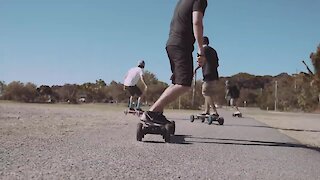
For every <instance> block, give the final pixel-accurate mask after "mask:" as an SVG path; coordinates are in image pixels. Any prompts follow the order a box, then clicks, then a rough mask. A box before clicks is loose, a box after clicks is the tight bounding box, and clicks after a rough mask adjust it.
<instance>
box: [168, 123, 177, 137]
mask: <svg viewBox="0 0 320 180" xmlns="http://www.w3.org/2000/svg"><path fill="white" fill-rule="evenodd" d="M175 131H176V123H175V122H174V121H171V123H170V124H169V133H170V134H171V135H174V133H175Z"/></svg>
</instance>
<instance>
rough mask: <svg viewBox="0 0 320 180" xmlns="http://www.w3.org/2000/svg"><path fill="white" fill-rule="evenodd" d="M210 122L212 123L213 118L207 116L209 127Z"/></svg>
mask: <svg viewBox="0 0 320 180" xmlns="http://www.w3.org/2000/svg"><path fill="white" fill-rule="evenodd" d="M212 121H213V117H212V116H209V117H208V124H209V125H210V124H212Z"/></svg>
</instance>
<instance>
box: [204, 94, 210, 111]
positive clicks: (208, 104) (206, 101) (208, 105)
mask: <svg viewBox="0 0 320 180" xmlns="http://www.w3.org/2000/svg"><path fill="white" fill-rule="evenodd" d="M203 97H204V113H205V114H210V103H209V101H208V98H207V97H208V96H203Z"/></svg>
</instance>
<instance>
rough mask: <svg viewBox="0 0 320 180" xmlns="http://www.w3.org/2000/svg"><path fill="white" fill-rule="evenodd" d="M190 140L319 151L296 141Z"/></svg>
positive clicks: (192, 138)
mask: <svg viewBox="0 0 320 180" xmlns="http://www.w3.org/2000/svg"><path fill="white" fill-rule="evenodd" d="M188 138H190V139H191V140H190V141H186V143H204V144H223V145H238V146H272V147H291V148H304V149H310V150H314V151H318V152H320V148H319V147H315V146H307V145H303V144H297V143H287V142H274V141H259V140H245V139H226V138H206V137H194V136H190V137H188Z"/></svg>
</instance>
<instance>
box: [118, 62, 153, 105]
mask: <svg viewBox="0 0 320 180" xmlns="http://www.w3.org/2000/svg"><path fill="white" fill-rule="evenodd" d="M144 67H145V62H144V61H143V60H141V61H139V62H138V67H133V68H131V69H129V71H128V72H127V74H126V75H125V78H124V83H123V84H124V86H123V89H124V90H126V91H128V92H129V94H130V99H129V109H130V110H132V111H134V110H135V109H136V110H138V111H142V110H141V107H140V102H141V96H142V91H141V90H140V88H139V87H138V86H137V83H138V82H139V79H140V80H141V82H142V83H143V85H144V87H145V89H144V91H146V90H147V88H148V86H147V84H146V83H145V81H144V78H143V74H144ZM135 95H136V96H137V97H138V99H137V104H136V107H135V108H133V97H134V96H135Z"/></svg>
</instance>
